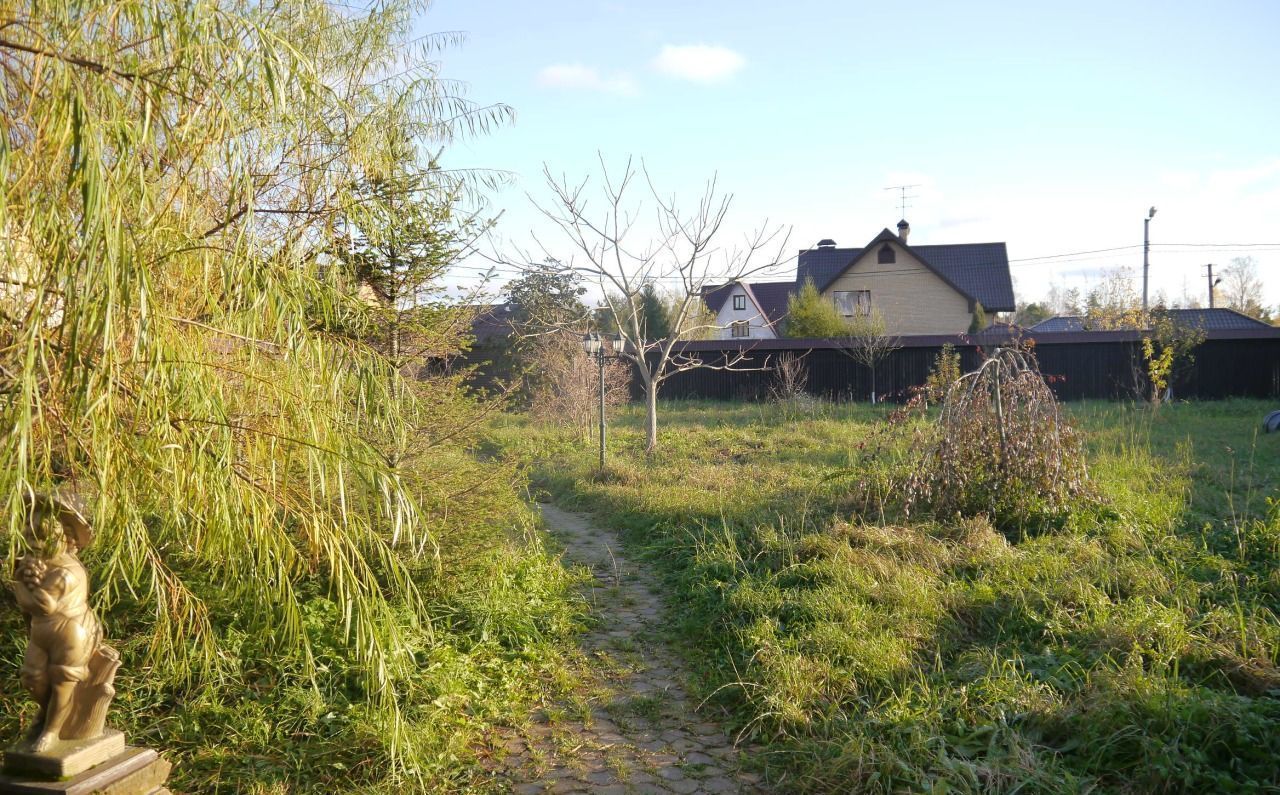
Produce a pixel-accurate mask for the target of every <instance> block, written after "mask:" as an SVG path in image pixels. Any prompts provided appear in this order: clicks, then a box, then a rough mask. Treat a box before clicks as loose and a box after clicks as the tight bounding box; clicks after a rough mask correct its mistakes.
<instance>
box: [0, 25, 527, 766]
mask: <svg viewBox="0 0 1280 795" xmlns="http://www.w3.org/2000/svg"><path fill="white" fill-rule="evenodd" d="M416 10H418V9H416V8H415V7H412V6H410V5H408V4H405V3H401V2H394V1H393V2H389V3H379V4H375V5H374V6H373V7H372V8H371V9H369V10H363V11H359V12H356V11H353V10H352V9H351V7H350V6H347V5H330V4H326V3H321V2H311V1H310V0H296V1H294V0H284V1H283V2H269V3H259V2H251V1H249V0H244V1H241V0H218V1H217V2H206V1H205V0H194V2H190V1H188V0H118V1H117V2H87V3H86V2H81V1H80V0H53V2H40V3H38V4H34V3H21V2H13V0H0V91H3V105H2V106H0V125H2V127H3V128H2V130H0V326H2V327H0V422H2V423H3V435H2V438H0V500H3V506H4V523H5V524H4V527H5V528H6V530H7V533H8V539H9V544H10V546H11V547H13V546H15V545H18V544H20V543H21V533H20V532H19V531H20V528H21V526H22V521H23V504H24V499H25V498H24V495H27V494H29V493H31V492H33V491H38V490H62V491H68V490H74V491H75V492H77V493H79V494H81V495H82V496H85V497H87V499H88V502H89V504H90V505H91V506H92V516H91V518H92V520H93V523H94V526H95V527H96V529H97V537H96V540H95V542H94V546H93V547H92V549H91V550H90V552H89V555H90V557H91V561H90V567H91V570H92V571H93V572H94V577H95V584H96V587H97V588H98V590H99V593H98V594H97V595H96V598H97V599H99V600H100V601H101V602H102V603H103V604H105V605H108V606H109V605H113V604H117V603H119V602H121V601H128V602H129V603H131V604H135V605H141V609H142V610H143V613H142V614H143V615H145V616H146V620H145V621H142V622H140V627H141V628H142V629H143V630H145V631H146V632H149V637H150V642H149V644H148V647H147V650H146V659H145V660H139V661H135V662H144V663H145V664H146V665H149V666H152V668H151V670H153V671H155V672H156V675H157V676H169V677H173V678H175V679H176V680H183V679H185V680H191V681H206V682H207V681H216V680H218V679H219V677H220V676H223V675H224V674H226V672H225V671H223V670H222V668H223V667H225V666H226V665H227V662H226V660H227V659H228V657H230V656H233V655H230V654H228V653H227V651H228V650H227V649H226V648H224V646H223V640H222V638H223V637H224V634H225V633H222V632H220V631H218V627H221V626H225V625H227V624H228V623H230V624H234V625H235V626H236V629H237V631H238V632H240V633H248V634H249V635H250V636H251V637H252V638H253V639H254V644H253V645H254V648H255V649H259V650H261V651H260V653H262V654H264V655H267V658H268V659H267V663H268V664H269V665H276V666H277V667H279V668H280V669H281V670H283V669H285V668H296V669H297V670H299V671H301V675H302V676H304V677H307V676H311V677H314V673H315V670H316V667H317V666H316V655H315V653H314V651H313V648H312V643H311V640H310V636H309V634H308V633H307V632H306V631H305V627H304V624H305V621H304V612H305V607H306V602H307V599H308V594H309V593H311V592H312V591H315V590H317V589H318V590H319V592H321V593H323V594H324V595H325V596H326V597H327V598H328V599H330V600H331V601H332V603H333V604H335V605H337V606H338V615H337V616H336V621H337V623H338V624H340V627H341V635H342V638H343V639H344V643H345V648H346V650H347V653H349V654H350V655H351V656H352V659H353V660H354V661H355V663H354V670H356V671H358V673H359V676H358V681H357V682H355V683H354V684H352V687H353V688H355V689H357V690H358V691H360V697H361V698H362V699H364V700H365V701H366V702H367V703H368V705H369V708H370V709H371V710H372V711H373V712H374V713H376V714H377V715H378V716H380V718H379V720H381V721H382V723H383V725H384V727H385V733H386V736H387V737H388V738H389V740H388V741H389V743H390V744H391V747H392V756H393V757H395V758H399V759H404V758H406V755H410V754H408V752H409V751H411V750H412V749H411V744H412V738H411V736H410V733H409V732H407V731H406V730H405V729H404V726H405V724H404V722H403V720H402V717H403V714H404V709H405V705H404V704H403V703H401V702H402V694H403V690H404V682H406V681H407V680H408V679H410V678H411V677H412V676H413V675H414V674H415V672H416V670H417V664H418V660H417V658H416V657H415V655H414V654H413V653H411V651H410V650H411V649H413V648H414V647H415V645H420V644H421V639H422V638H423V637H424V636H428V634H429V632H430V630H431V627H430V622H429V618H428V616H429V615H430V611H427V610H425V609H424V606H423V591H424V588H425V589H426V590H430V589H431V588H432V587H433V586H432V585H431V583H432V577H433V576H437V575H439V573H440V572H439V565H438V563H433V561H436V560H437V557H436V549H437V547H436V545H435V544H434V543H433V538H432V521H431V520H430V517H429V516H424V513H423V509H422V508H421V506H422V504H423V502H424V499H430V498H432V496H433V495H434V498H436V499H440V494H439V493H438V491H437V492H432V491H431V484H427V483H423V482H422V479H421V478H420V477H417V476H415V475H414V473H412V472H410V471H407V470H406V469H405V468H404V467H403V466H398V465H397V456H396V455H395V454H393V453H392V452H391V451H403V450H405V449H407V448H408V447H410V446H412V438H413V435H414V434H422V433H429V432H430V431H431V428H432V427H433V426H432V420H433V415H432V412H433V411H436V412H438V411H439V407H438V406H437V405H428V404H430V403H431V401H424V400H422V399H421V395H420V394H419V393H418V391H417V390H416V388H406V387H405V382H404V379H403V376H402V372H401V371H402V367H401V366H400V365H401V364H402V362H398V361H394V360H393V359H391V358H389V357H388V356H387V355H386V353H387V351H386V349H385V346H384V345H383V344H382V343H381V340H385V337H386V333H385V323H386V318H385V317H384V316H383V315H381V314H380V313H379V312H378V311H377V309H376V307H371V306H370V305H369V304H368V302H364V301H361V300H359V298H358V293H359V291H358V289H357V288H358V287H359V284H358V283H357V281H358V280H359V278H360V274H357V273H353V271H352V269H350V268H345V267H334V263H341V258H335V257H333V256H332V251H333V241H334V240H335V239H341V237H342V235H343V234H344V230H347V229H349V228H350V227H351V225H352V223H353V222H354V223H356V224H359V223H360V222H362V221H363V222H364V223H365V225H366V226H372V225H374V221H375V220H376V219H377V218H378V217H379V215H380V214H385V213H386V212H387V207H388V206H389V205H390V203H391V202H392V199H391V197H390V194H391V193H395V191H382V192H379V191H371V190H368V189H367V188H368V186H369V185H371V184H381V185H384V186H385V185H400V186H402V187H406V188H408V189H411V192H412V194H413V195H414V197H415V201H417V202H419V203H420V204H426V205H433V203H434V206H435V207H437V208H440V207H446V208H447V207H448V206H449V205H451V204H452V203H453V202H455V201H456V200H457V198H458V196H459V191H460V190H463V189H465V188H464V187H463V186H462V184H461V182H460V181H459V180H460V179H463V178H462V177H459V176H458V175H456V174H450V173H449V172H446V171H443V170H441V169H439V168H437V167H435V165H434V164H433V163H432V162H430V160H429V159H427V158H422V157H419V155H418V154H417V150H416V149H415V148H414V147H406V146H404V145H394V146H393V145H390V143H389V142H391V141H398V142H404V141H417V142H424V143H427V144H431V142H435V143H436V144H438V143H440V142H445V141H447V140H448V139H449V138H450V137H452V136H454V135H456V134H459V133H465V132H474V131H476V130H477V129H478V128H482V127H484V126H486V125H489V124H493V123H497V122H499V121H501V119H502V117H503V116H504V115H506V110H505V109H504V108H501V107H496V108H486V107H477V106H475V105H473V104H471V103H470V102H468V101H467V100H465V99H463V98H461V97H460V96H458V95H457V94H456V93H455V92H454V91H453V90H452V89H451V86H450V84H448V83H446V82H444V81H443V80H442V79H440V78H439V77H438V75H437V74H436V71H435V66H434V63H433V62H432V61H431V60H430V59H431V52H430V48H431V47H433V46H435V45H437V44H439V43H440V42H439V40H438V39H430V40H427V41H426V42H425V43H423V42H419V45H421V46H420V47H419V48H418V49H417V50H414V52H415V54H414V55H413V56H411V57H409V58H406V56H405V52H406V51H407V50H406V38H407V34H408V29H409V25H410V22H411V17H412V15H413V13H414V12H415V11H416ZM423 47H425V48H426V51H425V52H424V51H423V49H422V48H423ZM389 131H393V133H394V134H389ZM403 200H405V199H404V196H403V195H402V196H397V198H396V199H395V201H403ZM435 221H436V222H437V223H439V224H441V225H446V226H447V225H448V224H449V223H450V221H449V218H448V214H447V213H444V214H443V215H441V216H438V217H437V218H435ZM436 242H437V243H438V244H439V245H440V246H444V247H447V245H448V244H449V240H441V241H436ZM437 264H438V263H437ZM366 276H367V274H366ZM437 327H438V326H437ZM445 336H446V337H447V336H448V335H447V334H446V335H445ZM436 342H437V344H440V345H445V344H451V343H449V342H448V341H447V340H444V339H438V340H436ZM437 424H438V423H437ZM439 435H440V436H441V437H443V436H445V435H446V434H444V433H443V432H442V433H441V434H439ZM428 446H429V445H428ZM227 605H234V606H235V607H236V609H235V614H234V615H231V614H230V613H229V612H228V608H227V607H226V606H227ZM220 611H222V612H220ZM273 660H274V661H275V662H274V663H272V662H271V661H273Z"/></svg>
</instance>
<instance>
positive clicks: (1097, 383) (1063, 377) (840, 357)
mask: <svg viewBox="0 0 1280 795" xmlns="http://www.w3.org/2000/svg"><path fill="white" fill-rule="evenodd" d="M1023 339H1025V340H1030V341H1032V342H1034V348H1033V350H1034V351H1035V355H1036V358H1037V359H1038V361H1039V363H1040V371H1041V372H1042V373H1044V374H1045V376H1046V377H1047V380H1049V382H1050V383H1051V385H1052V386H1053V389H1054V392H1055V393H1056V394H1057V395H1058V397H1059V398H1061V399H1064V400H1078V399H1083V398H1109V399H1131V398H1135V397H1142V396H1145V394H1146V390H1147V385H1146V384H1147V382H1146V377H1145V375H1144V370H1145V364H1144V362H1143V358H1142V342H1141V336H1140V335H1139V334H1138V333H1137V332H1133V331H1091V332H1066V333H1062V332H1059V333H1043V334H1036V335H1026V336H1024V338H1023ZM1011 341H1012V340H1011V339H1010V338H1009V337H1008V336H1006V335H999V336H997V335H994V334H989V335H978V336H972V337H971V336H968V335H956V336H928V337H904V338H903V339H902V341H901V342H902V347H901V348H899V349H898V350H896V351H894V352H893V353H892V354H890V355H889V357H888V358H887V359H886V360H885V361H884V362H882V363H881V365H880V366H879V367H878V368H877V369H876V392H877V393H878V394H880V395H882V396H884V397H885V398H887V399H889V400H903V399H905V398H906V397H907V396H908V395H909V394H910V391H911V388H912V387H917V386H920V385H921V384H923V383H924V382H925V379H926V378H927V377H928V375H929V372H930V370H931V369H932V368H933V365H934V361H935V360H936V359H937V356H938V353H939V351H941V350H942V346H943V345H944V344H947V343H949V344H951V345H952V346H954V347H955V349H956V351H957V352H958V353H959V354H960V358H961V367H962V369H964V370H971V369H973V368H974V367H976V366H977V365H978V363H979V362H981V361H982V359H983V357H984V356H986V355H987V354H989V353H990V352H991V351H994V350H995V349H996V348H997V347H999V346H1000V345H1007V344H1010V343H1011ZM683 351H684V352H685V353H686V354H689V355H696V356H698V357H699V358H701V359H702V360H703V361H704V362H707V363H709V364H713V365H714V364H723V363H724V362H726V361H727V360H729V359H731V358H732V357H735V356H737V355H738V354H742V355H743V357H744V359H743V361H742V362H741V363H740V364H739V366H738V367H739V369H737V370H715V369H706V368H701V369H696V370H688V371H686V372H682V373H678V374H676V375H674V376H672V377H671V378H670V379H668V380H667V381H666V383H665V384H664V385H663V387H662V393H661V394H662V397H664V398H702V399H713V400H762V399H765V398H767V397H768V396H769V393H770V390H771V388H772V387H773V386H774V385H775V384H776V383H777V375H776V373H775V371H774V369H773V368H774V367H775V366H776V364H777V362H778V359H779V357H781V356H783V355H786V354H788V353H789V354H792V355H794V356H797V357H803V361H804V365H805V368H806V371H807V389H806V391H807V392H809V393H810V394H813V395H820V396H823V397H827V398H832V399H838V400H867V399H869V397H870V393H871V379H870V374H869V373H868V371H867V368H866V367H864V366H862V365H859V364H857V363H856V362H854V361H853V360H852V359H850V358H849V357H848V356H847V355H845V353H844V352H842V351H841V350H840V349H839V347H838V346H837V345H836V344H834V343H832V342H831V341H829V340H791V339H783V340H754V341H753V340H738V341H730V340H715V341H703V342H690V343H686V344H685V345H684V346H683ZM1173 393H1174V397H1175V398H1182V399H1222V398H1229V397H1254V398H1280V328H1277V329H1257V330H1249V331H1210V332H1208V333H1207V336H1206V339H1205V341H1204V342H1203V343H1202V344H1201V345H1200V346H1199V347H1198V348H1197V349H1196V351H1195V354H1194V360H1193V361H1192V362H1191V363H1190V364H1189V365H1188V366H1186V367H1184V368H1182V369H1181V370H1180V371H1179V372H1177V373H1176V374H1175V377H1174V379H1173Z"/></svg>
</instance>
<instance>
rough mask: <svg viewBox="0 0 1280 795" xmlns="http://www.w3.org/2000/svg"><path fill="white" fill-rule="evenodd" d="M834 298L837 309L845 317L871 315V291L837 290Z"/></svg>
mask: <svg viewBox="0 0 1280 795" xmlns="http://www.w3.org/2000/svg"><path fill="white" fill-rule="evenodd" d="M833 297H834V298H835V302H836V309H837V310H838V311H839V312H840V314H842V315H844V316H845V317H855V316H858V315H869V314H871V291H870V290H837V291H836V292H835V293H833Z"/></svg>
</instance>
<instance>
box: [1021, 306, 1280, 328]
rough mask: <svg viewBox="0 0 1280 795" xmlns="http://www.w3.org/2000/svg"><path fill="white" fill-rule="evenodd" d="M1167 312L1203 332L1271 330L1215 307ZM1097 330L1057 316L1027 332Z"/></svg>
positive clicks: (1075, 317)
mask: <svg viewBox="0 0 1280 795" xmlns="http://www.w3.org/2000/svg"><path fill="white" fill-rule="evenodd" d="M1168 312H1169V314H1170V315H1172V316H1173V318H1174V322H1176V323H1178V324H1179V325H1184V326H1191V327H1192V328H1202V329H1204V330H1205V331H1237V330H1243V329H1256V328H1271V326H1270V325H1268V324H1266V323H1263V322H1262V321H1261V320H1258V319H1257V318H1252V317H1249V316H1248V315H1246V314H1243V313H1241V312H1237V311H1236V310H1234V309H1222V308H1216V307H1215V308H1214V309H1170V310H1168ZM1097 330H1098V329H1091V328H1089V327H1088V326H1087V325H1086V319H1085V318H1084V317H1083V316H1081V315H1058V316H1056V317H1051V318H1049V319H1048V320H1042V321H1040V322H1039V323H1037V324H1035V325H1034V326H1032V327H1031V328H1030V329H1028V331H1032V332H1036V333H1045V332H1049V333H1052V332H1067V331H1097Z"/></svg>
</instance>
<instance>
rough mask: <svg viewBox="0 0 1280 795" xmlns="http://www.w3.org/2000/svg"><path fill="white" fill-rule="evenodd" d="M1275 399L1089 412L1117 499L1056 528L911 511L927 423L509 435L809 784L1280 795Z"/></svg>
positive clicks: (837, 419) (778, 760) (867, 417)
mask: <svg viewBox="0 0 1280 795" xmlns="http://www.w3.org/2000/svg"><path fill="white" fill-rule="evenodd" d="M1268 408H1269V407H1268V406H1267V405H1265V404H1262V403H1257V402H1223V403H1208V404H1194V405H1174V406H1167V407H1164V408H1162V409H1160V410H1159V411H1158V412H1155V413H1153V412H1151V411H1150V410H1148V409H1146V408H1134V407H1132V406H1126V405H1120V404H1103V403H1085V404H1076V405H1071V406H1069V412H1070V414H1071V415H1072V416H1073V417H1074V419H1075V421H1076V422H1077V424H1078V425H1079V426H1080V427H1081V429H1082V430H1083V431H1084V434H1085V439H1086V441H1087V446H1088V463H1089V472H1090V479H1091V482H1092V485H1093V489H1094V491H1095V492H1096V494H1097V499H1096V501H1094V502H1093V503H1092V504H1091V505H1090V507H1088V508H1087V509H1082V510H1080V511H1079V512H1077V513H1075V514H1073V515H1072V516H1071V517H1070V519H1069V520H1068V521H1067V522H1066V524H1065V526H1064V527H1061V528H1059V529H1055V530H1052V531H1049V532H1043V533H1039V534H1034V535H1018V534H1010V533H1008V532H1007V531H1006V532H1005V533H1001V532H997V531H996V530H995V529H994V528H993V527H992V525H991V524H990V523H989V522H988V521H987V520H986V519H985V518H984V517H976V518H967V519H950V520H945V521H940V520H936V519H933V518H930V517H927V516H921V515H919V513H918V512H917V513H916V514H913V515H912V516H911V518H910V520H907V519H906V518H905V517H904V515H903V513H902V510H901V505H900V501H899V500H898V499H896V497H897V484H898V482H899V480H900V478H901V477H902V476H903V474H904V473H906V472H909V471H910V470H911V469H912V468H913V467H915V466H916V465H917V462H918V460H919V451H918V450H915V449H913V445H912V444H911V438H912V437H911V434H910V428H911V425H912V424H913V423H919V422H923V421H925V420H919V419H917V420H912V421H909V422H908V423H906V424H905V425H903V426H890V425H889V424H888V423H886V422H885V416H886V415H887V413H888V411H887V410H885V409H879V408H872V407H869V406H826V405H820V406H818V407H816V408H813V409H809V410H803V411H796V410H789V409H784V408H782V407H779V406H773V405H754V404H752V405H743V404H718V403H687V404H686V403H668V404H666V405H664V407H663V410H662V415H661V419H660V422H661V426H660V427H661V447H660V449H659V451H658V452H657V453H656V454H655V455H654V456H653V457H652V458H650V459H646V458H645V456H644V454H643V444H644V435H643V428H642V419H643V418H642V416H641V414H640V413H639V412H636V411H634V410H630V409H628V410H625V411H622V412H620V414H619V416H617V417H615V418H614V419H613V425H612V435H611V437H610V449H609V456H610V461H611V462H612V463H611V465H610V467H609V469H608V470H607V471H606V472H605V473H603V474H599V473H597V472H596V470H595V457H596V453H595V449H594V447H593V446H592V444H589V443H586V442H584V441H582V440H580V439H576V438H572V437H569V436H566V435H565V434H564V433H563V432H562V431H559V430H556V429H551V428H545V427H539V426H535V425H533V424H531V423H529V422H528V421H526V420H525V419H523V418H520V417H508V418H504V419H503V420H501V421H500V422H499V423H497V425H495V427H494V428H493V429H492V431H491V433H490V442H491V443H492V444H493V445H494V446H495V448H497V449H500V450H501V451H503V452H502V454H503V455H507V456H511V457H514V458H517V459H520V460H522V461H524V462H525V463H527V464H528V466H530V468H531V471H532V475H533V482H534V484H535V485H536V487H537V488H539V489H541V490H543V491H544V492H545V493H547V494H549V495H550V496H551V497H553V498H554V499H555V500H556V501H557V502H559V503H561V504H564V505H568V506H576V507H579V508H582V509H587V510H591V511H593V512H595V513H596V514H597V516H598V517H599V518H600V520H601V521H602V522H605V523H608V524H611V525H612V526H614V527H616V528H618V529H620V530H622V531H623V532H624V537H625V538H626V539H627V540H628V542H629V543H631V544H632V545H633V546H634V547H636V548H637V549H643V550H645V552H646V554H648V555H649V556H650V557H651V559H652V560H653V561H654V562H655V563H656V564H657V566H658V568H659V570H660V571H662V572H663V574H664V576H665V577H666V578H667V579H668V583H667V585H668V586H669V588H670V589H671V593H672V594H673V602H674V603H678V604H679V605H680V606H681V609H680V610H678V611H673V626H674V630H675V632H676V634H677V636H678V637H679V638H681V639H682V640H684V641H686V642H687V646H688V648H689V649H690V650H691V653H692V654H693V656H694V662H695V664H696V665H697V666H698V670H699V672H700V674H701V676H702V682H701V683H700V684H701V685H702V687H704V689H705V691H704V695H707V696H708V697H709V698H711V699H713V700H715V701H718V702H721V703H724V704H726V705H727V706H729V707H730V708H731V709H732V710H733V711H734V714H735V715H736V716H737V718H738V721H739V723H738V726H737V728H738V729H740V730H741V731H743V732H744V733H746V734H749V735H754V736H756V737H758V738H760V739H761V740H762V741H763V742H764V743H765V744H766V746H767V748H768V749H769V752H768V753H767V754H765V755H764V756H763V757H762V759H761V764H762V765H763V766H764V768H765V771H766V773H767V774H768V775H769V777H770V778H771V780H773V781H774V782H776V783H778V784H779V785H780V786H781V787H782V788H784V789H793V790H803V791H829V792H847V791H849V790H850V789H853V790H856V791H930V792H978V791H987V792H1008V791H1013V790H1018V791H1021V792H1085V791H1099V790H1101V791H1120V792H1150V791H1192V792H1208V791H1215V792H1244V791H1257V790H1265V789H1271V788H1274V787H1277V786H1280V773H1278V772H1277V769H1278V768H1280V763H1277V761H1276V760H1278V759H1280V698H1278V697H1280V670H1278V669H1277V667H1276V663H1277V659H1278V657H1277V655H1278V654H1280V621H1278V620H1277V615H1276V611H1277V598H1278V597H1280V569H1277V561H1278V559H1280V438H1276V437H1274V436H1272V437H1268V436H1264V435H1261V434H1259V433H1257V432H1256V431H1255V429H1257V428H1258V427H1259V423H1260V420H1261V418H1262V416H1263V414H1264V412H1265V410H1266V409H1268Z"/></svg>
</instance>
